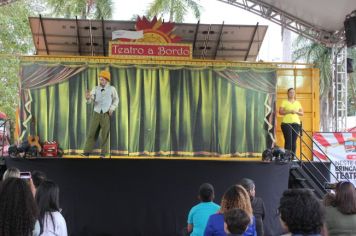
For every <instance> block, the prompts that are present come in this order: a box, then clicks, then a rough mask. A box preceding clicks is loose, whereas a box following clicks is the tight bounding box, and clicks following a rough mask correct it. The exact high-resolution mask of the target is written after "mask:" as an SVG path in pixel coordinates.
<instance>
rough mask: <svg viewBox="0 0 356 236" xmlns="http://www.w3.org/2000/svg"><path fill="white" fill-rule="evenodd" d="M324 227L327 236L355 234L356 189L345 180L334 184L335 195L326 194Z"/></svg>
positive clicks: (353, 235) (354, 235)
mask: <svg viewBox="0 0 356 236" xmlns="http://www.w3.org/2000/svg"><path fill="white" fill-rule="evenodd" d="M325 203H326V205H327V206H326V220H325V222H326V227H327V230H328V234H329V236H346V235H348V236H356V190H355V186H354V185H353V184H352V183H350V182H346V181H342V182H339V183H338V184H337V185H336V189H335V195H333V196H330V195H326V198H325V199H324V204H325Z"/></svg>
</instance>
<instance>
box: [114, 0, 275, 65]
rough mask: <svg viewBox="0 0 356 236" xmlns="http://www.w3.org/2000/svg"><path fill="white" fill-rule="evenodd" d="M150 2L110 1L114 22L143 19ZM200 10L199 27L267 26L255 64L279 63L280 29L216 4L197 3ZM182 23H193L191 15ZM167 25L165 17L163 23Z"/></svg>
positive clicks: (210, 0)
mask: <svg viewBox="0 0 356 236" xmlns="http://www.w3.org/2000/svg"><path fill="white" fill-rule="evenodd" d="M152 1H153V0H113V2H114V11H113V12H114V13H113V19H114V20H130V19H131V18H132V16H134V15H141V16H142V15H144V14H145V11H146V10H147V9H148V7H149V4H150V3H151V2H152ZM200 5H202V6H203V10H202V13H201V18H200V23H202V24H218V23H221V24H222V22H224V24H233V25H238V24H240V25H256V24H257V22H258V23H259V24H260V25H268V26H269V27H268V30H267V33H266V35H265V39H264V42H263V43H262V45H261V49H260V54H259V56H258V58H257V60H263V61H282V42H281V27H280V26H278V25H277V24H275V23H272V22H270V21H268V20H265V19H263V18H262V17H259V16H257V15H255V14H253V13H250V12H248V11H245V10H243V9H240V8H238V7H235V6H232V5H229V4H226V3H223V2H219V1H217V0H200ZM185 19H186V20H185V22H184V23H196V22H197V20H196V19H195V18H194V17H193V15H192V14H190V15H188V16H187V17H186V18H185ZM166 20H167V21H168V17H167V19H166Z"/></svg>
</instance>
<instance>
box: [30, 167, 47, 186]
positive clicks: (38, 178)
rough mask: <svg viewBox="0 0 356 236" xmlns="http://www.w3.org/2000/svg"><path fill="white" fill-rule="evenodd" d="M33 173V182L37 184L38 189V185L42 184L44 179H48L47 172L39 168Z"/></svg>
mask: <svg viewBox="0 0 356 236" xmlns="http://www.w3.org/2000/svg"><path fill="white" fill-rule="evenodd" d="M31 175H32V181H33V184H34V185H35V188H36V189H37V188H38V186H40V184H41V183H43V181H45V180H46V179H47V176H46V174H45V173H44V172H42V171H39V170H34V171H32V173H31Z"/></svg>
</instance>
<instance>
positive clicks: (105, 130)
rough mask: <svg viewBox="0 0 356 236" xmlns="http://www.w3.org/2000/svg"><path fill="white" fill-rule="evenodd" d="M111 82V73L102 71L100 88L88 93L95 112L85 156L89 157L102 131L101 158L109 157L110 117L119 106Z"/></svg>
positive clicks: (87, 98)
mask: <svg viewBox="0 0 356 236" xmlns="http://www.w3.org/2000/svg"><path fill="white" fill-rule="evenodd" d="M110 80H111V75H110V72H109V71H101V72H100V74H99V86H96V87H95V88H93V89H92V90H91V92H89V91H87V92H86V95H85V97H86V100H87V103H91V102H94V112H93V117H92V119H91V122H90V127H89V132H88V136H87V139H86V142H85V147H84V153H83V155H84V156H89V154H90V152H91V151H92V150H93V147H94V144H95V142H96V139H97V136H98V133H99V130H100V129H101V140H100V148H101V155H100V157H102V158H104V157H106V156H107V155H109V143H110V140H109V132H110V116H111V115H112V113H113V112H114V111H115V109H116V108H117V106H118V104H119V97H118V95H117V91H116V89H115V87H113V86H111V85H110Z"/></svg>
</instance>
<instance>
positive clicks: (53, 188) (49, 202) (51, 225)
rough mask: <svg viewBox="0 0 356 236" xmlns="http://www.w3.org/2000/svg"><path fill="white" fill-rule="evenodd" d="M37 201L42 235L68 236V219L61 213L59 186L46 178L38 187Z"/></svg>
mask: <svg viewBox="0 0 356 236" xmlns="http://www.w3.org/2000/svg"><path fill="white" fill-rule="evenodd" d="M36 202H37V205H38V209H39V217H38V219H39V222H40V235H42V236H46V235H58V236H59V235H60V236H67V225H66V221H65V219H64V218H63V216H62V214H61V213H60V211H61V209H60V208H59V187H58V185H57V184H55V183H54V182H52V181H49V180H45V181H43V183H42V184H40V186H39V187H38V189H37V192H36Z"/></svg>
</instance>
